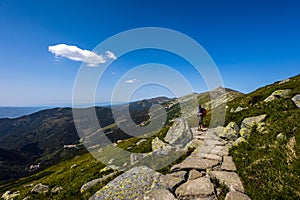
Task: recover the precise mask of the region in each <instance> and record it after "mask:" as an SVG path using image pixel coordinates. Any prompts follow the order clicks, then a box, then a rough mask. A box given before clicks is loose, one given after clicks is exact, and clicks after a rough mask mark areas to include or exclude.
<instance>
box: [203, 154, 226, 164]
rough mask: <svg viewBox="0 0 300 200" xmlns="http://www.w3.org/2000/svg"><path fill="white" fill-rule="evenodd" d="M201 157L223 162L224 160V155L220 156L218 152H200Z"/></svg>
mask: <svg viewBox="0 0 300 200" xmlns="http://www.w3.org/2000/svg"><path fill="white" fill-rule="evenodd" d="M199 157H200V158H204V159H208V160H216V161H219V162H221V161H222V157H221V156H218V155H216V154H212V153H209V154H207V153H200V154H199Z"/></svg>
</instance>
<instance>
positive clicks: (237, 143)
mask: <svg viewBox="0 0 300 200" xmlns="http://www.w3.org/2000/svg"><path fill="white" fill-rule="evenodd" d="M242 142H247V141H246V139H245V138H243V137H239V138H238V139H237V140H236V141H234V143H233V146H238V145H239V144H240V143H242Z"/></svg>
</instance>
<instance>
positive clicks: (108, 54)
mask: <svg viewBox="0 0 300 200" xmlns="http://www.w3.org/2000/svg"><path fill="white" fill-rule="evenodd" d="M105 53H106V57H107V58H111V59H113V60H117V56H116V55H115V54H114V53H113V52H111V51H106V52H105Z"/></svg>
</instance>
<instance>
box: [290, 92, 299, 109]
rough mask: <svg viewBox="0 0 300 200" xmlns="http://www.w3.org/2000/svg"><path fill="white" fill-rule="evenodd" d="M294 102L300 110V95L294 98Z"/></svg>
mask: <svg viewBox="0 0 300 200" xmlns="http://www.w3.org/2000/svg"><path fill="white" fill-rule="evenodd" d="M292 101H293V102H294V104H295V105H296V106H297V107H298V108H300V94H297V95H296V96H294V97H293V98H292Z"/></svg>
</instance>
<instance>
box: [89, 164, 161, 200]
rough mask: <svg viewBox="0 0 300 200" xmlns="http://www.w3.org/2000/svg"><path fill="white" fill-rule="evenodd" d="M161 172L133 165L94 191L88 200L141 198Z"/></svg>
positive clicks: (157, 179)
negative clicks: (133, 166)
mask: <svg viewBox="0 0 300 200" xmlns="http://www.w3.org/2000/svg"><path fill="white" fill-rule="evenodd" d="M160 176H161V174H160V173H158V172H155V171H154V170H152V169H150V168H148V167H135V168H132V169H130V170H129V171H127V172H125V173H123V174H121V175H120V176H118V177H117V178H115V179H114V180H112V181H110V182H109V183H108V184H107V185H106V186H104V187H103V188H102V189H100V190H99V191H98V192H96V193H95V194H94V195H93V196H92V197H91V198H90V200H93V199H95V200H105V199H143V198H144V196H145V194H146V193H147V192H149V191H150V190H151V189H152V188H153V185H154V184H155V183H157V182H158V181H159V178H160Z"/></svg>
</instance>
